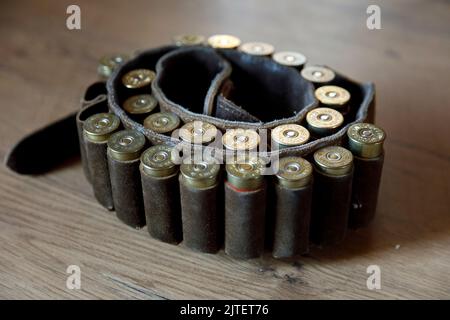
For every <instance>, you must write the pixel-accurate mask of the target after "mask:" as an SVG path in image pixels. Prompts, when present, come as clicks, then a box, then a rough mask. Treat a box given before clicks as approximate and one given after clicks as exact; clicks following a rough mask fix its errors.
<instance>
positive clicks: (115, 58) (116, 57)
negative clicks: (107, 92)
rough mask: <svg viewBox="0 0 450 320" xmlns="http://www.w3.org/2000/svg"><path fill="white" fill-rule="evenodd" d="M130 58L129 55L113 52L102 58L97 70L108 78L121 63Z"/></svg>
mask: <svg viewBox="0 0 450 320" xmlns="http://www.w3.org/2000/svg"><path fill="white" fill-rule="evenodd" d="M128 59H129V57H128V56H127V55H124V54H111V55H106V56H103V57H101V58H100V61H99V65H98V67H97V72H98V74H99V75H100V76H101V77H103V78H105V79H107V78H109V76H110V75H111V74H112V73H113V71H114V70H115V69H116V68H117V67H118V66H119V65H121V64H122V63H124V62H125V61H127V60H128Z"/></svg>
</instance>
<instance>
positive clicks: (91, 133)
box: [83, 113, 120, 142]
mask: <svg viewBox="0 0 450 320" xmlns="http://www.w3.org/2000/svg"><path fill="white" fill-rule="evenodd" d="M119 126H120V120H119V117H117V116H116V115H115V114H113V113H97V114H94V115H92V116H90V117H89V118H87V119H86V121H85V122H84V124H83V132H84V135H85V136H86V138H87V139H88V140H90V141H96V142H103V141H106V140H108V139H109V137H110V136H111V134H112V133H113V132H114V131H116V130H117V129H118V128H119Z"/></svg>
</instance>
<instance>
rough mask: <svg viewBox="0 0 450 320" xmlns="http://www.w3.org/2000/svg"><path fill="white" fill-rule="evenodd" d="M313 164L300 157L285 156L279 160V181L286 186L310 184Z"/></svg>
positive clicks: (292, 187) (293, 187) (294, 187)
mask: <svg viewBox="0 0 450 320" xmlns="http://www.w3.org/2000/svg"><path fill="white" fill-rule="evenodd" d="M312 172H313V170H312V165H311V164H310V163H309V162H308V161H307V160H305V159H303V158H300V157H285V158H281V159H280V160H279V161H278V173H277V174H276V177H277V178H278V183H279V184H280V185H282V186H284V187H286V188H290V189H297V188H302V187H304V186H306V185H308V184H309V182H310V181H311V178H312Z"/></svg>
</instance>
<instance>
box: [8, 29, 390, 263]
mask: <svg viewBox="0 0 450 320" xmlns="http://www.w3.org/2000/svg"><path fill="white" fill-rule="evenodd" d="M174 42H175V45H168V46H163V47H160V48H156V49H151V50H147V51H141V52H139V53H137V54H135V55H134V56H133V57H131V58H129V57H127V56H125V55H115V56H109V57H104V58H102V60H101V63H100V66H99V69H98V71H99V73H100V75H101V76H102V77H103V78H104V79H107V81H106V82H104V81H103V80H102V81H99V82H96V83H94V84H92V85H91V86H89V87H88V88H87V90H86V92H85V94H84V97H83V99H82V104H81V108H80V110H79V111H78V112H77V113H76V114H74V115H71V116H69V117H67V118H65V119H62V120H60V121H59V122H56V123H54V124H52V125H49V126H47V127H46V128H44V129H42V130H40V131H38V132H36V133H34V134H32V135H30V136H28V137H25V138H24V139H23V140H22V141H20V142H19V144H18V145H17V146H16V147H15V149H13V151H12V152H11V153H10V154H9V156H8V159H7V165H8V166H9V167H10V168H11V169H13V170H15V171H17V172H20V173H39V172H44V171H46V170H48V169H50V168H52V167H53V166H54V165H55V164H58V163H60V162H61V161H62V160H63V159H65V158H67V157H69V156H70V155H73V154H75V153H77V152H80V153H81V159H82V164H83V170H84V174H85V176H86V178H87V180H88V181H89V182H90V183H91V185H92V187H93V192H94V195H95V197H96V199H97V200H98V201H99V202H100V203H101V204H102V205H103V206H104V207H105V208H107V209H108V210H115V212H116V215H117V217H118V218H119V219H120V220H121V221H123V222H124V223H125V224H126V225H129V226H131V227H134V228H142V227H144V226H147V228H148V231H149V234H150V236H151V237H153V238H156V239H159V240H161V241H165V242H168V243H174V244H178V243H180V242H183V243H184V244H185V245H186V246H187V247H189V248H191V249H194V250H197V251H201V252H206V253H215V252H217V251H218V250H220V249H221V248H222V247H224V249H225V252H226V253H227V254H229V255H231V256H233V257H236V258H243V259H247V258H255V257H258V256H260V255H261V254H262V253H263V252H264V251H267V250H268V251H271V252H272V255H273V256H274V257H276V258H286V257H292V256H297V255H301V254H305V253H307V252H308V250H309V247H310V244H311V243H315V244H317V245H335V244H337V243H339V242H341V241H342V240H343V239H344V237H345V234H346V231H347V229H348V228H359V227H364V226H367V225H368V224H369V223H370V221H371V220H372V219H373V217H374V214H375V209H376V202H377V197H378V188H379V183H380V178H381V171H382V165H383V157H384V156H383V155H384V152H383V141H384V139H385V133H384V132H383V130H381V129H380V128H378V127H377V126H375V125H373V121H374V112H375V89H374V85H373V84H372V83H358V82H355V81H353V80H350V79H349V78H347V77H345V76H343V75H342V74H340V73H339V72H337V71H336V70H333V69H331V68H329V67H326V66H315V65H307V64H305V63H306V58H305V57H304V56H303V55H302V54H300V53H297V52H276V51H275V50H274V47H273V46H271V45H269V44H265V43H258V42H250V43H244V44H241V42H240V40H239V39H238V38H236V37H233V36H229V35H216V36H212V37H210V38H208V39H207V41H206V40H205V38H203V37H201V36H180V37H176V38H175V41H174ZM50 136H51V137H52V139H53V140H54V139H55V138H56V139H60V140H61V141H64V142H63V143H62V144H61V145H65V146H66V148H65V149H67V150H63V151H61V152H58V154H55V152H50V153H48V156H46V157H44V159H43V161H42V162H41V163H39V164H37V165H36V163H33V165H31V164H30V163H28V162H27V157H26V154H31V153H32V152H34V148H37V147H36V145H37V144H39V143H44V141H45V139H47V138H49V137H50ZM78 145H79V149H78ZM39 148H41V147H39ZM40 150H41V149H40ZM78 150H79V151H78Z"/></svg>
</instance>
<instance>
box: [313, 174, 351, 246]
mask: <svg viewBox="0 0 450 320" xmlns="http://www.w3.org/2000/svg"><path fill="white" fill-rule="evenodd" d="M352 180H353V169H352V172H351V173H350V174H347V175H343V176H329V175H327V174H324V173H321V172H319V171H317V170H315V171H314V189H313V206H312V213H311V229H310V231H311V239H312V241H313V242H314V243H315V244H318V245H323V246H330V245H336V244H338V243H340V242H341V241H342V240H344V238H345V235H346V233H347V226H348V216H349V211H350V200H351V194H352Z"/></svg>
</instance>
